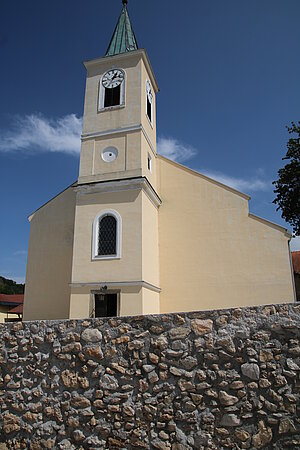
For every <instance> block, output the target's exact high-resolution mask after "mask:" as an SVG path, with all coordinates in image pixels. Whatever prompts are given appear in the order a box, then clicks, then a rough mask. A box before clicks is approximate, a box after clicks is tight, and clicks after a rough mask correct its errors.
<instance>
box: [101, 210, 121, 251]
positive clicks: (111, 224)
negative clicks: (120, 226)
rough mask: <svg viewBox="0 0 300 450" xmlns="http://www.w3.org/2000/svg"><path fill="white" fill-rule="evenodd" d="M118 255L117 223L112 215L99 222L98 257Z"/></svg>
mask: <svg viewBox="0 0 300 450" xmlns="http://www.w3.org/2000/svg"><path fill="white" fill-rule="evenodd" d="M116 254H117V221H116V219H115V218H114V217H113V216H111V215H106V216H104V217H102V218H101V219H100V220H99V233H98V255H99V256H106V255H107V256H108V255H116Z"/></svg>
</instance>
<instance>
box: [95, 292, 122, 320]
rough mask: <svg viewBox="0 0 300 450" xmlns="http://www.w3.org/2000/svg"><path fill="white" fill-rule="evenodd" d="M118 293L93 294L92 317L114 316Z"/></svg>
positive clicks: (116, 312)
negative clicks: (93, 307)
mask: <svg viewBox="0 0 300 450" xmlns="http://www.w3.org/2000/svg"><path fill="white" fill-rule="evenodd" d="M118 296H119V294H118V293H109V292H108V293H105V294H103V293H101V294H100V293H99V294H95V309H94V314H95V316H94V317H115V316H117V315H118Z"/></svg>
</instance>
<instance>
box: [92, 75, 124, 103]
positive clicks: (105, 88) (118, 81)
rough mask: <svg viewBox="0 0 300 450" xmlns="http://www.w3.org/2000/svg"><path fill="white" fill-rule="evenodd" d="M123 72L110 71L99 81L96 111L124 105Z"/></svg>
mask: <svg viewBox="0 0 300 450" xmlns="http://www.w3.org/2000/svg"><path fill="white" fill-rule="evenodd" d="M125 81H126V80H125V72H124V70H122V69H111V70H108V71H107V72H105V74H104V75H103V76H102V78H101V79H100V85H99V104H98V111H104V110H105V109H106V108H112V107H118V106H124V105H125Z"/></svg>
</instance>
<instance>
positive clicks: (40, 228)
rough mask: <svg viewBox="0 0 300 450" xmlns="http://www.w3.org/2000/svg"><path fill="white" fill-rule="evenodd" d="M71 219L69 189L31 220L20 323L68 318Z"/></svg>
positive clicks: (72, 202) (72, 203)
mask: <svg viewBox="0 0 300 450" xmlns="http://www.w3.org/2000/svg"><path fill="white" fill-rule="evenodd" d="M74 215H75V193H74V191H73V187H69V188H68V189H67V190H65V191H64V192H62V193H61V194H59V195H58V196H57V197H55V198H54V199H52V200H51V201H50V202H49V203H47V204H46V205H44V206H43V207H42V208H40V209H39V210H38V211H36V212H35V213H34V215H33V216H32V218H31V222H30V238H29V248H28V261H27V273H26V287H25V302H24V320H38V319H65V318H68V316H69V303H70V287H69V283H70V281H71V269H72V249H73V234H74Z"/></svg>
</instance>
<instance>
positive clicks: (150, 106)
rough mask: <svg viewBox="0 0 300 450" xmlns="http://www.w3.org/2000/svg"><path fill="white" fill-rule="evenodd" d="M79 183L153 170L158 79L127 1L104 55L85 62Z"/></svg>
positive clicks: (150, 176)
mask: <svg viewBox="0 0 300 450" xmlns="http://www.w3.org/2000/svg"><path fill="white" fill-rule="evenodd" d="M84 65H85V67H86V70H87V80H86V94H85V105H84V117H83V131H82V147H81V156H80V171H79V180H78V182H79V184H81V183H90V182H95V181H104V180H108V179H109V180H111V179H124V178H132V177H146V178H147V180H148V181H149V182H150V183H151V185H152V186H153V188H154V189H156V184H157V173H156V93H157V92H158V86H157V82H156V80H155V77H154V73H153V70H152V68H151V64H150V61H149V59H148V56H147V53H146V51H145V50H144V49H140V50H139V49H138V45H137V40H136V38H135V35H134V32H133V28H132V25H131V22H130V18H129V15H128V10H127V1H126V0H124V1H123V9H122V12H121V15H120V17H119V20H118V23H117V25H116V28H115V31H114V33H113V36H112V38H111V41H110V43H109V46H108V49H107V51H106V54H105V56H104V57H103V58H98V59H94V60H92V61H86V62H85V63H84Z"/></svg>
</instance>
